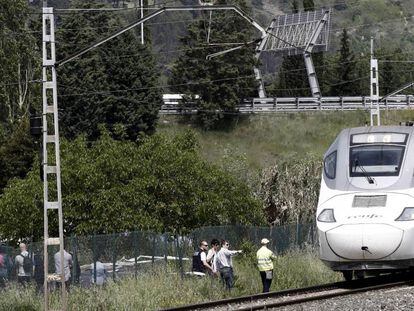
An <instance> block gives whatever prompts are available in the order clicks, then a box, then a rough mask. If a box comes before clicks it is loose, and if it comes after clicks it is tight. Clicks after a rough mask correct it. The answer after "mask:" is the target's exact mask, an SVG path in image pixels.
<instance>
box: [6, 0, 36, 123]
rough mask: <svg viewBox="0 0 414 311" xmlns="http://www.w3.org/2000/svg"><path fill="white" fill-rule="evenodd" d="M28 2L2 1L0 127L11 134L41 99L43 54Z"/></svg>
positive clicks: (17, 0) (18, 0)
mask: <svg viewBox="0 0 414 311" xmlns="http://www.w3.org/2000/svg"><path fill="white" fill-rule="evenodd" d="M28 12H29V9H28V6H27V1H25V0H16V1H8V0H0V77H1V83H0V125H3V126H5V127H6V129H8V130H10V129H11V128H12V127H13V124H14V123H16V122H18V121H19V120H20V118H21V117H22V116H23V115H24V114H25V113H27V110H28V106H29V103H30V102H34V101H36V100H38V99H39V97H38V95H39V92H38V90H39V88H38V86H36V85H35V84H34V83H31V82H30V81H32V80H35V79H36V78H38V74H39V70H37V69H36V68H40V65H39V59H40V55H39V51H38V49H37V47H36V44H35V39H34V36H33V35H32V33H31V32H30V29H29V28H28V25H29V14H28Z"/></svg>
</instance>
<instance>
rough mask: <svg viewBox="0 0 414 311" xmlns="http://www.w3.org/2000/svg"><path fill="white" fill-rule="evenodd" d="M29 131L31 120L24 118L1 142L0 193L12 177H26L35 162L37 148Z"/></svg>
mask: <svg viewBox="0 0 414 311" xmlns="http://www.w3.org/2000/svg"><path fill="white" fill-rule="evenodd" d="M29 131H30V129H29V121H28V119H27V118H24V119H23V120H22V121H20V122H19V123H17V124H15V126H14V130H13V131H12V133H11V134H10V135H9V136H8V137H7V139H4V142H3V143H2V144H1V147H0V193H1V192H2V189H3V188H4V187H5V186H6V184H7V182H8V180H9V179H10V178H13V177H19V178H24V177H25V176H26V174H27V172H28V171H29V170H30V168H31V166H32V164H33V156H34V154H35V150H36V148H35V143H34V141H33V138H32V137H31V136H30V133H29ZM37 176H38V175H37Z"/></svg>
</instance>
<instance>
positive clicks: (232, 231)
mask: <svg viewBox="0 0 414 311" xmlns="http://www.w3.org/2000/svg"><path fill="white" fill-rule="evenodd" d="M264 237H266V238H268V239H269V240H270V241H271V244H270V248H271V249H272V250H274V251H275V252H276V253H278V254H282V253H284V252H286V251H289V250H291V249H297V248H302V247H308V246H316V243H317V238H316V228H315V225H314V224H295V225H284V226H278V227H246V226H215V227H202V228H198V229H196V230H194V231H192V232H191V233H190V234H188V235H174V234H170V233H164V234H159V233H155V232H147V231H134V232H123V233H118V234H107V235H92V236H70V237H67V238H66V239H65V250H66V251H67V252H69V253H70V254H71V255H72V260H73V262H72V268H71V283H72V284H74V285H76V284H77V285H80V286H85V287H88V286H91V284H93V283H97V277H99V273H98V272H97V270H99V269H101V268H102V267H104V269H105V278H112V279H113V280H114V281H116V280H118V279H120V278H122V277H126V276H135V277H137V276H138V275H139V274H140V273H145V272H148V271H151V269H153V268H156V267H158V268H160V267H161V268H163V267H167V266H168V267H169V268H173V269H175V271H176V272H177V273H180V274H181V275H184V274H185V273H186V272H188V271H190V270H191V261H192V254H193V253H194V250H195V249H197V247H198V244H199V242H200V241H201V240H206V241H207V242H208V243H210V241H211V240H212V239H219V240H221V239H225V240H228V241H230V243H231V249H241V248H246V246H248V247H250V249H254V246H255V245H256V246H258V245H259V243H260V240H261V239H262V238H264ZM28 251H29V253H30V256H31V258H32V259H33V266H34V269H33V271H32V273H31V275H32V281H33V282H35V283H36V284H37V285H38V286H39V288H40V287H41V286H42V285H43V280H44V279H43V277H44V276H43V275H44V270H43V265H44V262H43V242H36V243H30V244H28ZM58 251H59V247H58V246H49V248H48V256H49V273H55V266H54V255H55V253H57V252H58ZM18 254H19V250H17V249H13V248H11V247H8V246H1V247H0V279H1V280H2V283H4V282H13V281H15V280H16V279H17V278H16V275H17V273H16V265H15V263H14V262H15V257H16V255H18ZM1 267H4V270H3V272H2V270H1ZM98 283H99V282H98Z"/></svg>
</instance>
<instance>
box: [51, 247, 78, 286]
mask: <svg viewBox="0 0 414 311" xmlns="http://www.w3.org/2000/svg"><path fill="white" fill-rule="evenodd" d="M54 259H55V273H56V274H59V275H60V274H61V273H62V264H61V256H60V251H58V252H57V253H56V254H55V256H54ZM72 263H73V261H72V255H71V254H69V253H68V252H67V251H66V250H63V271H64V274H65V285H66V288H69V283H70V277H71V274H70V269H71V268H72Z"/></svg>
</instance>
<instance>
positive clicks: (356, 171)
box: [349, 144, 405, 177]
mask: <svg viewBox="0 0 414 311" xmlns="http://www.w3.org/2000/svg"><path fill="white" fill-rule="evenodd" d="M404 150H405V146H403V145H386V144H381V145H375V144H369V145H362V146H355V147H351V150H350V157H349V158H350V161H349V166H350V176H351V177H357V176H367V174H368V175H369V176H398V174H399V172H400V168H401V163H402V159H403V156H404Z"/></svg>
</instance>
